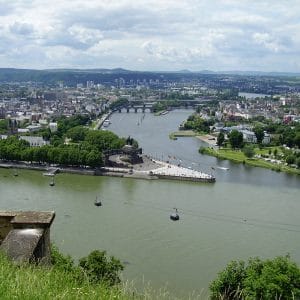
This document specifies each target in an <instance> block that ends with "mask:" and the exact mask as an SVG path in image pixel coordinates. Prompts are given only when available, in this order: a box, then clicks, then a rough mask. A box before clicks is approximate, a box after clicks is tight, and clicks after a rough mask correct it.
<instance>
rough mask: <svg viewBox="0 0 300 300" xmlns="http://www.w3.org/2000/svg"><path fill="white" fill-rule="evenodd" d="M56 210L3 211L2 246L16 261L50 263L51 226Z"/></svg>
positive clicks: (1, 248) (1, 224)
mask: <svg viewBox="0 0 300 300" xmlns="http://www.w3.org/2000/svg"><path fill="white" fill-rule="evenodd" d="M54 218H55V213H54V212H53V211H50V212H40V211H21V212H14V211H0V250H2V251H3V252H4V253H6V254H7V256H8V257H9V258H11V259H12V260H13V261H15V262H17V263H22V262H36V263H45V264H49V263H50V226H51V224H52V222H53V220H54Z"/></svg>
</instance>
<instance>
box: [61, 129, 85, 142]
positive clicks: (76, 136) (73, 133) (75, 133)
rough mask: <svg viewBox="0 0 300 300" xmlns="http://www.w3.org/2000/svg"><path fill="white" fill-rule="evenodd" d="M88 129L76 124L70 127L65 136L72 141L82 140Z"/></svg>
mask: <svg viewBox="0 0 300 300" xmlns="http://www.w3.org/2000/svg"><path fill="white" fill-rule="evenodd" d="M88 131H89V129H88V128H86V127H83V126H76V127H73V128H70V129H69V130H68V131H67V133H66V136H67V137H68V138H70V139H72V141H73V142H79V141H83V140H84V139H85V136H86V134H87V133H88Z"/></svg>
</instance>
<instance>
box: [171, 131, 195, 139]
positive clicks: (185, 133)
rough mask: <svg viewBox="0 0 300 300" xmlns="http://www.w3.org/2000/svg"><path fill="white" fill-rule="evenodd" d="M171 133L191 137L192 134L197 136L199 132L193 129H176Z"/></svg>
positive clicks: (176, 135)
mask: <svg viewBox="0 0 300 300" xmlns="http://www.w3.org/2000/svg"><path fill="white" fill-rule="evenodd" d="M171 135H173V136H175V137H185V136H187V137H190V136H196V135H197V133H196V132H194V131H193V130H180V131H175V132H172V133H171Z"/></svg>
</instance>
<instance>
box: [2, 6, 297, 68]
mask: <svg viewBox="0 0 300 300" xmlns="http://www.w3.org/2000/svg"><path fill="white" fill-rule="evenodd" d="M0 4H1V6H0V41H1V45H0V67H1V68H16V69H35V70H45V69H115V68H122V69H126V70H134V71H144V72H178V71H182V70H189V71H190V72H203V71H205V70H208V71H212V72H219V73H220V72H224V73H226V72H267V73H299V72H300V62H299V60H298V57H299V54H300V37H299V35H298V32H299V31H300V3H299V2H298V1H297V0H287V1H285V2H282V3H281V2H277V1H275V3H274V1H271V0H263V1H250V0H244V1H243V2H241V1H237V0H226V1H225V0H211V1H209V0H204V1H201V3H199V1H197V0H185V1H178V0H165V1H157V0H142V1H140V2H139V5H138V6H134V5H133V4H132V3H131V1H129V0H122V1H116V0H112V1H108V0H102V1H100V2H99V1H97V0H91V1H89V2H88V3H87V2H85V1H83V0H74V1H72V7H71V6H70V4H69V2H68V1H66V0H62V1H60V2H59V3H56V5H55V6H53V5H52V6H51V5H50V1H49V2H48V3H47V1H42V0H36V1H25V0H20V1H18V2H16V3H11V2H8V1H6V0H0ZM270 7H272V11H271V10H270ZM99 66H100V67H99Z"/></svg>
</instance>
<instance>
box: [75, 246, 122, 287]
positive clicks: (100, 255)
mask: <svg viewBox="0 0 300 300" xmlns="http://www.w3.org/2000/svg"><path fill="white" fill-rule="evenodd" d="M79 266H80V267H81V268H82V269H83V271H84V272H85V274H86V275H87V276H88V278H89V280H90V281H91V282H92V283H100V282H103V283H106V284H108V285H110V286H112V285H114V284H117V283H119V282H120V277H119V272H120V271H122V270H124V266H123V265H122V264H121V262H120V260H118V259H116V258H115V257H113V256H111V257H110V258H109V259H108V258H107V257H106V251H99V250H94V251H92V252H91V253H90V254H89V255H88V256H87V257H83V258H81V259H80V260H79Z"/></svg>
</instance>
